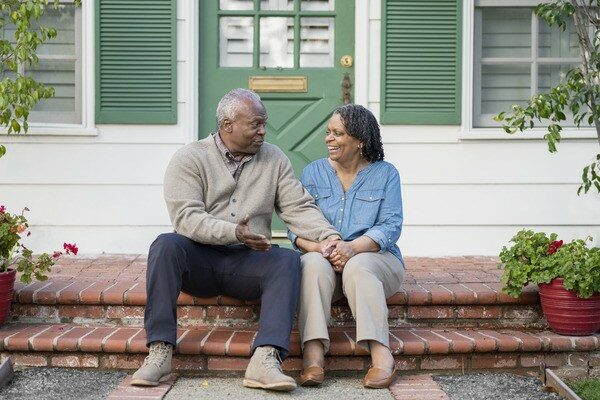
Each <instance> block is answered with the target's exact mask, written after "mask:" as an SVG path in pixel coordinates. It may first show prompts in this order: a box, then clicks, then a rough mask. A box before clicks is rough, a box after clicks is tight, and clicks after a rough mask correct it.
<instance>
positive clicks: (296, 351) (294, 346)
mask: <svg viewBox="0 0 600 400" xmlns="http://www.w3.org/2000/svg"><path fill="white" fill-rule="evenodd" d="M301 354H302V348H301V346H300V333H298V331H296V330H294V331H292V333H291V334H290V355H293V356H299V355H301Z"/></svg>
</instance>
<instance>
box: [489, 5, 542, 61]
mask: <svg viewBox="0 0 600 400" xmlns="http://www.w3.org/2000/svg"><path fill="white" fill-rule="evenodd" d="M531 12H532V11H531V9H530V8H522V7H521V8H497V7H490V8H484V9H483V10H482V24H483V26H482V33H483V37H482V41H481V43H482V57H484V58H485V57H530V55H531Z"/></svg>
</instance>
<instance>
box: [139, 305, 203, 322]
mask: <svg viewBox="0 0 600 400" xmlns="http://www.w3.org/2000/svg"><path fill="white" fill-rule="evenodd" d="M140 308H142V307H140ZM143 310H144V308H142V317H143V315H144V311H143ZM177 319H178V320H179V322H180V323H181V320H182V319H189V320H201V319H204V307H200V306H179V307H177Z"/></svg>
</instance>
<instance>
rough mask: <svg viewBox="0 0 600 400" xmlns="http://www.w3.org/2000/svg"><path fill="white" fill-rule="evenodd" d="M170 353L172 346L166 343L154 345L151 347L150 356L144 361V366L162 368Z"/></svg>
mask: <svg viewBox="0 0 600 400" xmlns="http://www.w3.org/2000/svg"><path fill="white" fill-rule="evenodd" d="M170 351H171V345H170V344H167V343H164V342H158V343H152V344H151V345H150V354H148V356H147V357H146V359H145V360H144V364H145V365H156V366H157V367H159V368H160V367H161V366H162V365H163V363H164V362H165V360H166V359H167V356H168V355H169V352H170Z"/></svg>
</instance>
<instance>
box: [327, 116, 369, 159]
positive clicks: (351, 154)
mask: <svg viewBox="0 0 600 400" xmlns="http://www.w3.org/2000/svg"><path fill="white" fill-rule="evenodd" d="M325 144H326V145H327V150H328V151H329V159H330V160H331V161H336V162H338V163H340V164H344V163H346V162H349V161H352V160H357V159H359V158H360V157H361V155H360V150H361V149H360V146H361V143H360V140H358V139H357V138H355V137H354V136H351V135H350V134H349V133H348V131H346V127H345V126H344V122H343V121H342V117H341V116H340V115H339V114H333V115H332V116H331V118H330V119H329V123H328V124H327V132H326V136H325Z"/></svg>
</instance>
